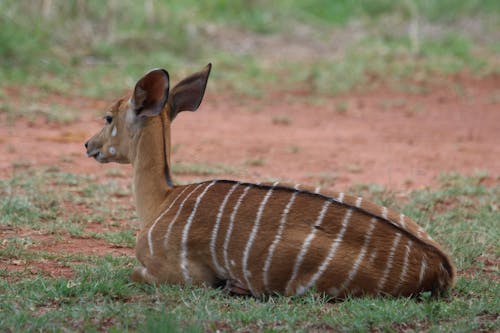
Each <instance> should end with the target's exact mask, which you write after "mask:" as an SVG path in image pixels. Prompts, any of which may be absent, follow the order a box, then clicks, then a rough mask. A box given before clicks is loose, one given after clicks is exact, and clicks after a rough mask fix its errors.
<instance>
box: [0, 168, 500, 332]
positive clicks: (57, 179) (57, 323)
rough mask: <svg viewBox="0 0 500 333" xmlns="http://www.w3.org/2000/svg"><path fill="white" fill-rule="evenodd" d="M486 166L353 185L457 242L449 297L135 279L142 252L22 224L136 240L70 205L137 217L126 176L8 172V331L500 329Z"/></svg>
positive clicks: (4, 203) (493, 199)
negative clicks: (237, 291)
mask: <svg viewBox="0 0 500 333" xmlns="http://www.w3.org/2000/svg"><path fill="white" fill-rule="evenodd" d="M486 177H487V175H485V174H481V173H478V174H477V175H475V176H472V177H463V176H460V175H457V174H447V175H443V176H442V177H441V185H440V186H439V187H438V188H436V189H425V190H417V191H413V192H411V193H410V194H409V196H408V197H407V199H406V200H405V201H404V203H403V204H402V201H401V200H400V199H398V200H396V194H395V193H392V192H389V191H387V190H386V189H384V188H383V187H380V186H376V185H360V186H356V187H354V188H352V192H354V193H357V194H362V195H364V196H366V197H369V198H371V199H373V200H374V201H376V202H378V203H380V204H385V205H388V206H389V207H394V208H397V209H400V210H402V212H404V213H405V214H407V215H408V216H411V217H413V218H414V219H415V220H416V221H418V222H419V223H420V224H421V225H422V226H424V227H425V228H426V229H427V230H428V231H429V233H430V234H431V235H432V236H433V237H434V238H435V239H436V240H437V241H439V242H440V243H442V244H443V245H444V246H445V248H447V249H448V250H449V251H450V253H451V256H452V258H453V260H454V261H455V263H456V264H457V269H458V272H459V278H458V281H457V285H456V287H455V288H454V289H453V291H452V292H451V295H450V296H449V297H447V298H444V299H433V298H430V297H429V295H425V294H424V295H422V296H421V297H420V298H415V299H407V298H397V299H396V298H359V299H348V300H346V301H344V302H336V303H334V302H331V301H330V300H329V299H328V298H326V297H323V296H320V295H315V294H314V293H313V292H311V293H309V294H307V295H305V296H304V297H297V298H284V297H278V296H275V297H270V298H269V299H267V300H264V301H259V300H255V299H252V298H233V297H230V296H227V295H226V294H224V293H223V292H222V291H221V290H216V289H202V288H194V287H180V286H174V285H162V286H156V287H155V286H149V285H142V284H135V283H132V282H131V281H130V280H129V274H130V273H131V270H132V267H134V266H135V265H136V260H135V259H134V258H132V257H128V256H120V255H114V256H111V255H105V256H96V255H88V254H85V253H76V254H73V253H64V252H58V253H51V252H50V253H49V252H45V251H43V250H35V247H36V246H37V245H40V240H38V239H37V237H34V236H22V235H20V234H19V232H18V231H21V230H23V232H26V231H29V230H36V231H40V232H41V233H42V234H45V235H54V233H53V231H51V230H50V228H48V227H47V225H48V224H50V223H56V224H57V228H60V229H61V230H65V231H64V232H62V233H60V234H59V235H57V234H56V235H55V240H56V241H57V239H65V238H67V237H71V232H70V231H71V230H72V227H71V225H73V224H75V225H77V226H82V233H83V234H87V237H94V238H97V239H100V241H102V240H104V241H105V242H107V243H108V244H109V246H110V247H111V246H114V245H119V246H126V247H130V246H132V245H133V242H134V234H135V232H136V230H135V229H134V228H133V227H131V226H129V225H127V224H125V225H122V226H121V227H120V230H116V231H103V232H99V233H97V234H95V235H93V236H92V235H89V233H88V232H86V231H85V227H86V223H87V221H89V220H94V219H95V218H94V217H85V216H76V217H74V218H73V220H70V219H68V216H67V215H66V214H65V211H68V210H70V211H71V209H72V207H75V206H82V205H83V206H84V207H92V208H93V211H94V214H95V216H100V217H101V218H102V221H101V222H100V223H101V224H102V227H103V228H109V227H110V226H111V225H113V224H114V222H109V221H110V220H111V221H115V220H116V219H117V218H120V219H123V220H125V221H134V219H135V217H134V213H133V211H131V210H130V209H125V208H120V209H118V208H117V207H111V206H113V205H119V204H121V202H119V203H116V202H115V203H113V202H112V199H111V198H112V196H110V195H112V193H114V192H115V191H116V189H117V188H118V187H119V186H118V184H116V183H110V184H105V185H95V184H94V183H93V180H92V179H89V178H88V177H81V176H77V175H73V174H68V173H62V172H59V171H56V170H52V171H50V172H48V171H41V172H34V171H31V170H29V169H28V170H26V171H23V172H22V173H19V174H17V175H15V176H14V177H13V178H11V179H9V180H3V181H2V182H0V193H1V195H0V216H1V217H2V219H1V220H0V221H1V223H0V228H1V229H0V230H12V231H13V233H10V234H7V236H6V237H4V238H3V240H2V241H1V242H0V265H1V266H0V295H2V296H1V297H0V313H1V315H0V331H66V330H68V331H74V330H79V331H101V330H107V331H112V332H122V331H139V332H159V331H165V330H168V331H173V332H175V331H187V332H203V331H207V330H208V331H215V330H222V331H235V330H240V331H241V330H243V331H299V332H300V331H311V330H319V331H322V330H327V329H334V330H338V331H355V332H366V331H387V332H394V331H401V330H409V331H422V330H423V331H431V332H434V331H435V332H437V331H439V332H442V331H444V332H467V331H481V330H482V331H495V330H499V329H500V321H499V319H498V318H499V315H500V300H499V298H498V294H500V286H499V284H498V283H495V282H493V281H494V279H498V276H499V274H500V272H499V271H498V258H499V257H500V250H499V249H500V248H499V247H498V244H497V242H498V239H500V235H499V230H500V211H499V210H498V202H500V186H499V185H498V184H499V182H498V180H499V179H496V180H495V182H494V183H496V185H494V186H485V185H483V183H484V182H485V179H486ZM490 179H491V177H490ZM89 184H94V185H89ZM396 201H398V202H396ZM398 204H399V205H400V206H398ZM63 207H64V209H63ZM116 210H122V212H121V213H120V214H118V213H116V212H115V211H116ZM133 223H137V222H133ZM76 237H80V236H79V235H76ZM16 263H17V265H24V266H25V267H26V268H25V269H21V270H15V271H14V270H12V269H11V268H8V267H11V266H4V264H10V265H14V264H16ZM37 263H38V266H40V264H41V265H42V267H43V266H45V265H46V264H47V263H52V264H57V265H59V266H62V267H68V268H70V269H71V271H72V272H73V276H72V277H71V278H63V277H53V276H50V275H48V274H46V273H44V272H43V270H42V271H40V270H37V269H36V268H35V267H37ZM492 263H493V264H492ZM495 263H496V264H495ZM2 267H5V268H2Z"/></svg>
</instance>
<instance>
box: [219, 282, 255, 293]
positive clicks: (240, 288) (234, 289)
mask: <svg viewBox="0 0 500 333" xmlns="http://www.w3.org/2000/svg"><path fill="white" fill-rule="evenodd" d="M224 291H225V292H227V293H228V294H233V295H240V296H251V295H252V293H251V292H250V290H248V289H247V288H246V287H245V286H244V285H242V284H241V283H240V282H239V281H236V280H231V279H229V280H227V281H226V286H225V287H224Z"/></svg>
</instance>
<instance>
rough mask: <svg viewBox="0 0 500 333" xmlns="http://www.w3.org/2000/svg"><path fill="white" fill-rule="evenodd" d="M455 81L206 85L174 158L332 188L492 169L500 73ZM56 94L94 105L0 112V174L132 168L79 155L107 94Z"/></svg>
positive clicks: (182, 128)
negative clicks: (287, 91) (290, 90)
mask: <svg viewBox="0 0 500 333" xmlns="http://www.w3.org/2000/svg"><path fill="white" fill-rule="evenodd" d="M453 85H455V86H460V87H461V89H456V88H455V89H453V88H447V87H441V88H436V89H433V90H432V91H429V92H427V93H425V94H408V93H403V92H394V91H390V90H378V91H374V92H369V93H360V94H347V95H344V96H337V97H335V98H325V99H322V100H321V102H320V103H315V100H313V99H312V98H309V99H307V98H301V99H297V98H290V96H287V95H284V94H279V93H276V94H273V95H272V96H271V97H270V98H269V99H266V100H257V101H251V100H247V101H245V102H242V103H241V105H238V104H236V103H235V100H236V98H235V99H231V98H228V97H219V96H217V95H215V94H214V93H209V94H207V96H206V100H205V102H204V104H203V105H202V107H201V109H200V110H199V111H198V112H196V113H189V112H186V113H184V114H182V115H181V116H179V117H178V118H177V119H176V120H175V122H174V124H173V128H172V133H173V134H172V138H173V144H174V145H175V147H176V148H175V149H174V150H175V152H174V155H173V162H174V163H175V162H176V161H177V162H178V161H183V162H191V163H203V164H223V165H228V166H234V167H236V168H237V169H238V170H239V171H238V172H237V174H236V175H222V176H226V177H230V178H244V179H248V180H252V181H262V180H266V179H268V178H280V179H283V180H288V181H291V182H300V183H304V184H311V185H316V184H317V183H325V185H326V186H329V187H333V186H334V187H336V188H338V189H345V188H346V187H348V186H349V185H352V184H356V183H374V184H380V185H384V186H386V187H387V188H388V189H391V190H396V191H401V190H405V189H411V188H419V187H423V186H433V185H435V184H436V180H437V176H438V175H439V174H441V173H443V172H452V171H457V172H460V173H462V174H472V173H474V172H475V171H477V170H483V171H487V172H488V173H489V174H490V176H492V177H493V178H496V177H497V176H498V175H499V174H500V158H499V156H500V145H499V143H500V76H491V77H488V78H485V79H477V80H472V79H464V78H460V77H459V78H457V79H456V81H455V82H453ZM450 86H451V84H450ZM457 91H459V92H457ZM110 100H111V99H110ZM53 102H54V103H58V104H60V105H67V107H68V108H81V109H87V110H88V109H93V110H95V112H88V113H86V114H82V115H81V117H80V120H79V121H77V122H75V123H72V124H69V125H58V124H46V122H45V121H43V120H42V119H39V120H37V121H34V122H27V121H23V120H20V121H16V122H14V123H13V124H12V123H8V122H6V121H2V122H1V123H0V143H1V145H0V170H1V171H0V177H1V178H6V177H9V176H10V175H11V173H12V172H13V170H14V169H15V167H20V166H21V167H22V166H25V165H28V166H37V167H42V166H49V165H50V166H56V167H58V168H59V169H61V170H64V171H70V172H75V173H82V174H93V175H97V176H98V178H101V177H106V176H105V175H106V170H109V168H122V169H123V170H124V171H125V173H126V174H127V175H129V174H130V170H131V169H130V167H129V166H122V165H117V164H114V165H110V164H109V165H100V164H98V163H96V162H95V161H94V160H92V159H88V158H86V156H85V151H84V147H83V142H84V141H85V140H86V139H87V138H89V137H91V136H92V134H93V133H95V132H97V131H98V130H99V129H100V127H101V126H102V124H103V121H102V120H101V119H100V118H99V117H98V116H97V114H98V113H99V111H100V110H102V112H104V110H105V108H106V106H107V104H108V103H107V102H97V101H91V100H85V99H82V98H80V99H75V98H62V97H57V98H55V99H54V101H53ZM314 104H317V105H314ZM174 176H175V175H174ZM222 176H220V175H216V176H207V177H203V178H211V177H212V178H213V177H218V178H220V177H222ZM108 177H109V176H108ZM181 178H183V179H186V180H187V179H193V175H191V176H189V175H188V176H181ZM195 178H196V179H198V178H200V176H199V175H198V176H196V177H195Z"/></svg>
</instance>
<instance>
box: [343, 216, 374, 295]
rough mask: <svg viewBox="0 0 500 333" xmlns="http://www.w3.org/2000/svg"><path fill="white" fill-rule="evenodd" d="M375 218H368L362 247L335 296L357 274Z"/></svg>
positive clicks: (368, 243)
mask: <svg viewBox="0 0 500 333" xmlns="http://www.w3.org/2000/svg"><path fill="white" fill-rule="evenodd" d="M376 222H377V220H376V219H375V218H372V219H371V220H370V226H369V227H368V231H367V232H366V234H365V241H364V243H363V247H362V248H361V251H359V254H358V257H357V258H356V260H355V261H354V265H353V266H352V268H351V270H350V271H349V274H348V275H347V278H346V279H345V281H344V282H342V283H341V284H340V287H339V288H338V290H337V292H336V293H337V294H336V295H335V296H337V295H338V294H339V293H340V292H342V291H343V290H345V289H346V288H347V287H349V284H350V283H351V282H352V280H354V278H355V277H356V275H357V274H358V270H359V266H360V265H361V263H362V262H363V259H364V258H365V255H366V252H367V251H368V247H369V246H370V240H371V238H372V234H373V230H374V229H375V226H376Z"/></svg>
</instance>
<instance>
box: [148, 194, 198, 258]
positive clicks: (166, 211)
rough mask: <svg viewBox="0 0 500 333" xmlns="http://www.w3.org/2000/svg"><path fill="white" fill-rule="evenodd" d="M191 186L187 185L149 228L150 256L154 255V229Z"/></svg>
mask: <svg viewBox="0 0 500 333" xmlns="http://www.w3.org/2000/svg"><path fill="white" fill-rule="evenodd" d="M190 186H191V185H187V186H186V187H185V188H184V189H183V190H182V192H181V193H180V194H179V195H178V196H177V197H176V198H175V199H174V200H173V201H172V203H171V204H170V206H168V208H167V209H165V210H164V211H163V213H161V214H160V216H158V217H157V218H156V220H155V221H154V222H153V224H152V225H151V227H149V230H148V245H149V254H150V255H153V241H152V234H153V229H154V227H155V226H156V223H158V221H160V220H161V219H162V217H163V216H165V214H167V213H168V211H169V210H170V208H172V206H173V205H174V204H175V202H176V201H177V199H179V198H180V197H181V195H182V194H183V193H184V192H185V191H186V190H187V189H188V187H190Z"/></svg>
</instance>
